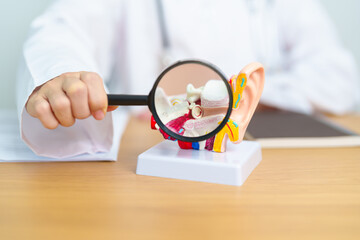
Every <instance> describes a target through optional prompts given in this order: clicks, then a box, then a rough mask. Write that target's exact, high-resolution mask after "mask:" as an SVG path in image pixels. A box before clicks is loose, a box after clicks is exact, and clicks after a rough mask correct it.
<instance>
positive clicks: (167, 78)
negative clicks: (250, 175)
mask: <svg viewBox="0 0 360 240" xmlns="http://www.w3.org/2000/svg"><path fill="white" fill-rule="evenodd" d="M108 104H109V105H110V106H118V105H126V106H130V105H147V106H148V107H149V109H150V112H151V113H152V115H153V117H154V119H155V121H156V123H157V125H158V127H159V128H160V129H161V130H162V131H163V132H164V133H166V134H167V135H168V136H170V137H172V138H175V139H177V140H180V141H184V142H199V141H203V140H206V139H209V138H211V137H212V136H214V135H215V134H216V133H218V132H219V131H220V130H221V129H222V128H223V127H224V126H225V124H226V123H227V121H228V120H229V117H230V115H231V111H232V104H233V95H232V90H231V87H230V85H229V83H228V81H227V78H226V77H225V75H224V74H223V73H222V72H221V71H220V70H219V69H218V68H217V67H216V66H214V65H213V64H211V63H208V62H205V61H202V60H183V61H179V62H176V63H174V64H172V65H171V66H169V67H168V68H166V69H165V70H164V71H163V72H162V73H161V74H160V75H159V77H158V78H157V80H156V82H155V84H154V86H153V88H152V89H151V91H150V93H149V95H124V94H120V95H119V94H108Z"/></svg>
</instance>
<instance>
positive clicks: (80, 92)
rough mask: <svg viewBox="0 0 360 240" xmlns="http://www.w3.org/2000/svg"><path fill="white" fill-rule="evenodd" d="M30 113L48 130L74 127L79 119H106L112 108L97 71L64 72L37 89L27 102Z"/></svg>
mask: <svg viewBox="0 0 360 240" xmlns="http://www.w3.org/2000/svg"><path fill="white" fill-rule="evenodd" d="M26 110H27V112H28V113H29V114H30V115H31V116H33V117H35V118H38V119H39V120H40V121H41V123H42V124H43V125H44V127H46V128H48V129H55V128H57V126H58V125H59V124H60V125H62V126H64V127H70V126H72V125H73V124H74V123H75V119H85V118H88V117H89V116H91V115H92V116H93V117H94V118H95V119H96V120H102V119H103V118H104V117H105V114H106V112H107V111H112V110H115V108H114V107H109V108H108V102H107V95H106V92H105V89H104V86H103V80H102V79H101V77H100V76H99V75H98V74H96V73H93V72H72V73H64V74H62V75H60V76H58V77H56V78H53V79H52V80H50V81H48V82H46V83H44V84H43V85H41V86H39V87H37V88H36V89H35V90H34V91H33V93H32V94H31V95H30V97H29V99H28V102H27V103H26Z"/></svg>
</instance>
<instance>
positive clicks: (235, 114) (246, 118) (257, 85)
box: [151, 62, 265, 152]
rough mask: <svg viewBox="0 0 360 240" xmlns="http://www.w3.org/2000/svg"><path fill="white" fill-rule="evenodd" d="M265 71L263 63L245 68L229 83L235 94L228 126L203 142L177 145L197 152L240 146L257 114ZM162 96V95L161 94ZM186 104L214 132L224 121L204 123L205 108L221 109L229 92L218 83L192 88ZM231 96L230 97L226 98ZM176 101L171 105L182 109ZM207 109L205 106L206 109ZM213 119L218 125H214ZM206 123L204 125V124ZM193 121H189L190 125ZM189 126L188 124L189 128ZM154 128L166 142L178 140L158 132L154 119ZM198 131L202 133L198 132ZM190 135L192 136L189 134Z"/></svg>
mask: <svg viewBox="0 0 360 240" xmlns="http://www.w3.org/2000/svg"><path fill="white" fill-rule="evenodd" d="M264 79H265V76H264V68H263V66H262V65H261V64H260V63H257V62H254V63H250V64H248V65H247V66H245V67H244V68H243V69H242V70H241V71H240V73H239V74H238V75H234V76H232V77H231V78H230V80H229V81H228V82H229V84H230V86H231V90H232V94H233V105H232V113H231V115H230V118H229V120H228V121H227V123H226V125H225V126H224V127H223V128H222V129H221V130H220V131H219V132H218V133H217V134H216V135H214V136H212V137H210V138H208V139H206V140H204V141H201V142H184V141H180V140H179V141H178V144H179V147H180V148H182V149H196V150H203V149H205V150H208V151H214V152H225V151H226V144H227V142H228V140H230V141H231V142H232V143H235V144H237V143H240V142H241V141H242V140H243V137H244V135H245V131H246V128H247V127H248V125H249V122H250V120H251V118H252V116H253V114H254V112H255V109H256V107H257V105H258V103H259V100H260V97H261V94H262V90H263V87H264ZM159 94H162V93H161V92H160V93H159ZM186 94H187V101H188V104H190V105H191V104H192V105H193V106H192V115H193V116H192V118H193V119H195V120H196V121H197V122H199V123H201V124H200V125H202V126H203V129H207V128H208V127H209V128H214V127H215V126H207V125H209V124H210V125H214V124H215V125H216V124H218V125H219V124H220V123H221V122H222V120H223V119H222V118H221V117H220V118H219V119H217V120H216V119H215V118H212V119H213V121H211V122H210V121H208V122H207V121H205V120H203V119H206V118H201V117H202V114H203V113H202V110H201V109H202V108H201V107H205V108H207V109H209V108H211V107H217V108H219V107H221V105H222V104H224V103H223V102H224V101H227V99H226V98H224V96H226V91H225V90H224V89H223V87H222V86H221V84H220V83H219V81H209V82H208V83H207V84H206V85H205V86H202V87H201V88H195V87H194V86H192V85H189V86H188V87H187V93H186ZM227 96H228V95H227ZM176 101H177V99H176V98H174V99H173V100H172V101H171V103H172V104H173V105H176V107H177V108H181V106H182V105H181V103H178V102H176ZM197 101H200V102H201V105H203V106H201V107H198V106H197V105H196V104H194V103H196V102H197ZM177 104H178V105H177ZM205 105H206V106H205ZM214 119H215V120H216V121H214ZM201 121H203V122H201ZM191 122H194V120H192V121H189V124H190V123H191ZM186 124H187V123H185V125H186ZM151 128H152V129H158V130H160V132H161V133H162V134H163V136H164V138H165V139H168V140H175V139H173V138H171V137H169V136H168V135H166V134H164V132H163V131H162V130H161V129H159V127H158V126H157V124H156V122H155V120H154V118H153V117H152V118H151ZM197 131H199V129H198V130H197ZM188 134H191V133H188Z"/></svg>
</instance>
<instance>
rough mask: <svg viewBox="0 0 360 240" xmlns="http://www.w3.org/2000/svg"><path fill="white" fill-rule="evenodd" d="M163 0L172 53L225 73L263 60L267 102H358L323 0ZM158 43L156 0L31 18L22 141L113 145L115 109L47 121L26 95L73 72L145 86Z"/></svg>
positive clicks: (87, 4) (329, 106)
mask: <svg viewBox="0 0 360 240" xmlns="http://www.w3.org/2000/svg"><path fill="white" fill-rule="evenodd" d="M163 3H164V10H165V19H166V24H167V29H168V33H169V38H170V44H171V49H170V50H171V54H172V57H173V60H178V59H184V58H200V59H206V60H207V61H210V62H212V63H214V64H215V65H217V66H218V67H220V68H221V69H222V70H223V71H224V72H225V74H227V76H231V75H232V74H237V73H238V72H239V70H240V69H241V68H242V67H243V66H245V65H246V64H247V63H249V62H252V61H260V62H262V63H263V64H264V65H265V68H266V81H265V82H266V83H265V88H264V92H263V96H262V99H261V101H262V102H263V103H266V104H268V105H273V106H275V107H279V108H283V109H290V110H295V111H299V112H305V113H312V112H314V111H317V110H320V111H325V112H331V113H335V114H342V113H345V112H347V111H350V110H352V109H353V107H354V105H355V103H356V101H357V97H358V93H357V92H356V91H357V86H356V80H357V79H356V78H357V76H356V68H355V65H354V61H353V59H352V57H351V56H350V55H349V53H348V52H347V51H346V50H345V49H344V48H343V47H342V46H341V45H340V44H339V42H338V39H337V37H336V34H335V32H334V29H333V26H332V25H331V23H330V21H329V19H328V17H327V15H326V14H325V12H324V10H323V9H322V8H321V6H319V4H318V2H317V1H315V0H302V1H300V0H298V1H296V0H277V1H276V0H275V1H266V0H263V1H262V0H260V1H246V0H242V1H240V0H224V1H218V0H196V1H194V0H182V1H176V0H164V1H163ZM162 49H163V48H162V44H161V34H160V28H159V23H158V16H157V9H156V4H155V2H154V1H151V0H131V1H130V0H129V1H121V0H101V1H100V0H60V1H56V2H55V3H54V4H53V5H52V6H51V7H50V8H49V9H48V10H47V11H46V12H45V13H44V14H42V15H41V16H40V17H38V18H37V19H36V20H35V21H34V22H33V23H32V25H31V29H30V35H29V38H28V40H27V41H26V43H25V45H24V50H23V59H22V64H21V66H20V70H19V76H18V110H19V117H20V119H21V134H22V138H23V140H24V141H25V142H26V143H27V144H28V146H29V147H30V148H31V149H33V151H35V152H36V153H37V154H39V155H43V156H48V157H69V156H73V155H78V154H84V153H90V154H94V153H96V152H104V151H105V152H106V151H109V150H110V148H111V145H112V142H113V140H114V139H115V138H119V137H120V136H117V135H116V134H115V135H114V134H113V123H114V122H113V119H112V114H107V116H106V118H105V119H104V120H102V121H95V120H94V119H93V118H88V119H86V120H77V121H76V123H75V125H74V126H72V127H70V128H64V127H61V126H60V127H58V128H57V129H55V130H47V129H45V128H43V127H42V125H41V123H40V121H39V120H37V119H35V118H32V117H31V116H29V115H28V113H27V112H26V110H24V106H25V103H26V101H27V99H28V97H29V95H30V94H31V92H32V91H33V89H34V88H35V87H36V86H39V85H41V84H43V83H45V82H46V81H48V80H50V79H52V78H54V77H56V76H58V75H60V74H62V73H65V72H76V71H93V72H97V73H98V74H100V75H101V76H102V77H103V79H104V81H105V82H106V84H107V89H109V90H110V92H111V93H132V94H147V93H148V92H149V91H150V89H151V87H152V84H153V83H154V81H155V79H156V77H157V75H158V74H159V73H160V70H161V65H160V58H161V56H162V52H163V51H162ZM117 111H124V110H123V108H122V109H119V110H117ZM115 124H120V125H122V126H124V124H125V123H118V122H116V123H115ZM139 137H141V136H139ZM59 149H61V150H59Z"/></svg>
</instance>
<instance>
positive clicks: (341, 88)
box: [261, 0, 359, 114]
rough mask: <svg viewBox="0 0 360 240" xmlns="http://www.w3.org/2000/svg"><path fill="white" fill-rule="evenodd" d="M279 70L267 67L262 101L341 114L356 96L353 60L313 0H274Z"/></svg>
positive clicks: (356, 86) (302, 110) (293, 107)
mask: <svg viewBox="0 0 360 240" xmlns="http://www.w3.org/2000/svg"><path fill="white" fill-rule="evenodd" d="M277 3H278V4H277V9H276V11H277V16H278V26H279V28H278V30H279V39H280V44H281V46H282V51H283V54H284V55H285V58H284V59H285V61H284V63H283V66H284V67H283V69H281V70H279V71H275V72H270V73H269V74H268V75H267V76H266V83H265V87H264V92H263V96H262V100H261V101H262V102H264V103H266V104H270V105H273V106H276V107H279V108H282V109H288V110H295V111H299V112H304V113H313V112H315V111H321V112H328V113H332V114H344V113H347V112H350V111H353V110H354V108H355V106H356V104H357V103H358V101H359V99H358V96H359V92H358V91H359V86H358V75H357V69H356V66H355V61H354V59H353V58H352V56H351V54H350V53H349V52H348V51H346V50H345V49H344V48H343V47H342V46H341V44H340V43H339V40H338V38H337V36H336V33H335V30H334V27H333V25H332V23H331V21H330V19H329V18H328V16H327V14H326V13H325V11H324V9H322V7H321V6H320V4H319V3H318V2H317V1H315V0H303V1H295V0H278V1H277Z"/></svg>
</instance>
